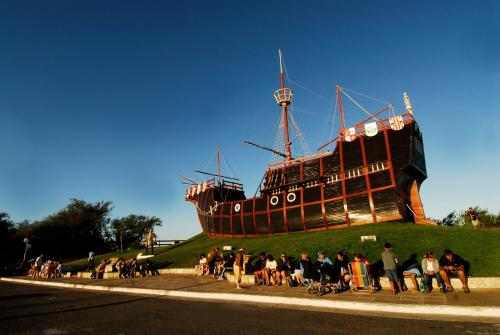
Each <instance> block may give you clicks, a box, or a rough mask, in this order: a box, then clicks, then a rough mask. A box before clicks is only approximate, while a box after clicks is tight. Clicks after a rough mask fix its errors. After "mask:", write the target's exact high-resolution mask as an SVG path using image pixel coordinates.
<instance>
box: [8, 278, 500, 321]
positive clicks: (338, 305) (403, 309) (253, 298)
mask: <svg viewBox="0 0 500 335" xmlns="http://www.w3.org/2000/svg"><path fill="white" fill-rule="evenodd" d="M0 281H4V282H12V283H21V284H31V285H40V286H51V287H63V288H76V289H84V290H94V291H109V292H118V293H134V294H141V295H152V296H164V297H174V298H189V299H198V300H199V299H204V300H226V301H240V302H253V303H255V302H257V303H268V304H281V305H291V306H307V307H321V308H328V309H342V310H356V311H367V312H384V313H397V314H418V315H431V316H435V315H448V316H455V317H456V316H466V317H478V318H495V319H500V308H499V307H487V306H447V305H405V304H390V303H366V302H357V301H340V300H323V299H308V298H294V297H276V296H264V295H249V294H235V293H208V292H189V291H174V290H158V289H146V288H132V287H117V286H104V285H86V284H71V283H59V282H47V281H37V280H27V279H17V278H3V277H2V278H0Z"/></svg>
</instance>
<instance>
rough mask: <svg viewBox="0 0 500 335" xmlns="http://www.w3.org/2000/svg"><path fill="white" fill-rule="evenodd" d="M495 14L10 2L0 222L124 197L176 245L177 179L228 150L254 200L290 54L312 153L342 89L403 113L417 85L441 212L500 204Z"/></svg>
mask: <svg viewBox="0 0 500 335" xmlns="http://www.w3.org/2000/svg"><path fill="white" fill-rule="evenodd" d="M499 17H500V2H498V1H481V2H470V1H418V2H412V4H409V3H407V2H404V1H318V2H315V4H314V5H311V4H306V2H304V1H286V2H283V1H123V0H120V1H91V0H85V1H76V0H75V1H62V0H61V1H40V0H36V1H20V0H14V1H5V0H4V1H1V2H0V117H1V121H0V122H1V131H0V211H6V212H8V213H9V214H10V215H11V216H12V218H13V219H15V220H22V219H25V218H26V219H29V220H34V219H38V218H42V217H45V216H47V215H49V214H51V213H53V212H55V211H57V210H58V209H60V208H62V207H63V206H65V205H66V204H67V203H68V201H69V199H70V198H80V199H85V200H88V201H99V200H110V201H112V202H113V203H114V206H115V208H114V211H113V215H114V216H122V215H127V214H129V213H141V214H146V215H155V216H159V217H160V218H162V219H163V220H164V227H162V228H161V229H160V231H159V233H160V234H159V235H160V237H162V238H185V237H189V236H191V235H193V234H195V233H197V232H199V231H200V228H199V223H198V221H197V219H196V216H195V211H194V208H193V207H192V205H191V204H189V203H186V202H184V188H185V186H184V185H182V184H181V181H180V179H179V177H178V175H179V174H185V175H188V176H192V175H193V172H192V171H193V170H194V169H199V168H204V167H205V166H206V164H207V162H208V161H209V159H210V157H212V156H213V153H214V152H215V150H216V149H217V147H218V146H220V147H221V149H222V151H223V154H224V156H225V158H226V159H227V161H228V162H229V163H230V165H231V167H232V170H233V171H234V172H235V174H236V175H237V176H238V177H240V178H241V179H242V181H243V183H244V184H245V187H246V193H247V196H248V197H251V196H253V194H254V192H255V190H256V187H257V185H258V183H259V181H260V179H261V177H262V174H263V172H264V170H265V167H266V164H267V163H268V161H269V158H270V157H269V154H268V153H266V152H261V151H259V150H257V149H254V148H251V147H247V146H245V145H244V144H243V143H242V141H243V140H244V139H250V140H254V141H256V142H258V143H263V144H269V145H272V144H273V142H274V137H275V135H274V130H275V124H276V122H277V119H278V116H279V108H278V107H277V106H276V104H275V102H274V100H273V98H272V92H273V90H274V89H276V88H278V86H279V82H278V64H277V49H278V48H282V49H283V51H284V54H285V60H286V64H287V68H288V72H289V75H290V78H291V79H292V80H294V81H296V82H298V83H300V84H301V85H302V86H304V87H307V88H308V89H309V90H311V91H313V92H316V93H315V94H311V93H309V92H308V91H307V90H304V89H301V88H300V87H295V97H294V99H295V100H294V106H295V108H296V112H295V115H296V118H297V121H298V122H299V123H300V126H301V129H302V131H303V133H304V135H305V137H306V139H307V140H308V142H309V144H310V145H311V146H312V147H314V148H315V147H317V146H318V145H319V144H321V143H322V142H324V141H326V140H327V139H328V136H326V135H325V133H324V131H323V130H324V128H325V122H326V120H327V115H328V113H329V110H330V108H331V103H332V101H333V91H334V87H335V84H336V83H339V84H341V85H343V86H345V87H347V88H350V89H353V90H356V91H359V92H363V93H366V94H369V95H371V96H375V97H379V98H381V99H382V100H385V101H390V102H393V103H394V104H395V105H396V107H397V111H400V112H402V111H403V105H402V92H403V91H405V90H407V91H408V92H409V94H410V97H411V99H412V102H413V106H414V112H415V116H416V118H417V120H418V121H419V123H420V125H421V128H422V130H423V133H424V141H425V150H426V158H427V169H428V174H429V178H428V179H427V180H426V181H425V182H424V184H423V186H422V200H423V202H424V206H425V209H426V211H427V214H428V215H429V216H431V217H435V218H441V217H442V216H444V215H445V214H447V213H448V212H450V211H452V210H454V209H463V208H465V207H466V206H469V205H476V204H477V205H480V206H483V207H488V208H489V209H490V210H493V211H499V210H500V196H499V193H498V192H499V189H500V182H499V177H500V173H499V172H498V169H499V167H500V158H499V149H500V140H499V138H500V136H499V133H498V127H499V124H500V116H499V115H500V113H499V112H500V20H499ZM348 112H349V111H348ZM352 113H353V114H349V115H350V116H349V117H352V120H353V121H354V120H356V119H357V120H358V121H359V120H360V119H361V118H362V117H363V114H359V112H354V110H353V112H352ZM354 113H358V114H354ZM211 167H212V168H214V165H213V164H212V166H211ZM209 168H210V167H209Z"/></svg>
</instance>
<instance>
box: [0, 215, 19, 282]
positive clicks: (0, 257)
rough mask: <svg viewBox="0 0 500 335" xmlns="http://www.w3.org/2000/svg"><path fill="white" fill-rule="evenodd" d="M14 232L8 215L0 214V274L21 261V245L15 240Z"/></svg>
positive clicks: (14, 229) (12, 223) (14, 227)
mask: <svg viewBox="0 0 500 335" xmlns="http://www.w3.org/2000/svg"><path fill="white" fill-rule="evenodd" d="M16 230H17V229H16V226H15V224H14V222H12V220H11V219H10V216H9V214H7V213H5V212H0V272H3V269H4V268H5V267H12V266H14V265H15V264H16V263H18V262H19V261H21V260H22V257H23V247H22V246H23V243H22V241H21V240H19V239H18V238H16Z"/></svg>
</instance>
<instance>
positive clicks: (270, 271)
mask: <svg viewBox="0 0 500 335" xmlns="http://www.w3.org/2000/svg"><path fill="white" fill-rule="evenodd" d="M277 269H278V263H277V262H276V261H275V260H274V257H273V256H272V255H267V260H266V267H265V268H264V278H265V279H266V285H267V286H270V285H271V278H272V279H273V281H274V285H276V286H278V280H279V273H278V272H277Z"/></svg>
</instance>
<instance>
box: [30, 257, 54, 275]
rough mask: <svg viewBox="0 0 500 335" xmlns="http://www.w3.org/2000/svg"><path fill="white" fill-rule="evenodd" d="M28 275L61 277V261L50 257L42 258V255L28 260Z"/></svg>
mask: <svg viewBox="0 0 500 335" xmlns="http://www.w3.org/2000/svg"><path fill="white" fill-rule="evenodd" d="M28 264H29V270H28V276H29V277H31V278H33V279H50V278H60V277H62V263H60V262H57V261H53V260H50V259H47V260H44V257H43V255H40V256H38V257H37V258H36V259H35V260H31V261H29V262H28Z"/></svg>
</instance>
